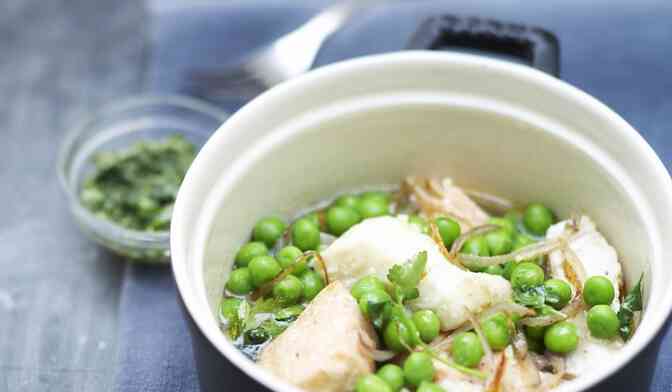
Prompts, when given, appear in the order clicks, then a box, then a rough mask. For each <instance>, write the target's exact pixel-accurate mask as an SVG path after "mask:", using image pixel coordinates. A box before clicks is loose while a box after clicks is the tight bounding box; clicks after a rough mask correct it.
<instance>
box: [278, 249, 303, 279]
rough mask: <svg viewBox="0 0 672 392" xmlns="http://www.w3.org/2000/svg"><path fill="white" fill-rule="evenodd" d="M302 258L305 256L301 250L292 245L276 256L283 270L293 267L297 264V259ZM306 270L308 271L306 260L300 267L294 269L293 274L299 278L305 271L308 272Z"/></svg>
mask: <svg viewBox="0 0 672 392" xmlns="http://www.w3.org/2000/svg"><path fill="white" fill-rule="evenodd" d="M301 256H303V252H301V249H299V248H297V247H296V246H291V245H290V246H285V247H284V248H282V249H280V250H279V251H278V253H276V254H275V259H276V260H278V263H279V264H280V267H282V269H286V268H289V267H291V266H293V265H294V264H295V263H296V262H297V259H298V258H299V257H301ZM306 269H308V266H307V263H306V261H305V260H304V261H302V262H301V263H300V265H296V266H295V267H294V269H293V270H292V274H294V275H297V276H298V275H301V274H302V273H303V272H304V271H306Z"/></svg>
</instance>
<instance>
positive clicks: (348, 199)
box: [332, 195, 359, 208]
mask: <svg viewBox="0 0 672 392" xmlns="http://www.w3.org/2000/svg"><path fill="white" fill-rule="evenodd" d="M357 203H359V197H357V196H355V195H342V196H339V197H338V198H337V199H336V200H334V203H333V204H332V205H334V206H339V207H348V208H357Z"/></svg>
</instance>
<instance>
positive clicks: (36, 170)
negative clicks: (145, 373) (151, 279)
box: [0, 0, 146, 392]
mask: <svg viewBox="0 0 672 392" xmlns="http://www.w3.org/2000/svg"><path fill="white" fill-rule="evenodd" d="M145 21H146V12H145V9H144V5H143V3H142V2H141V0H113V1H92V0H48V1H44V0H0V271H1V272H0V392H5V391H11V392H15V391H101V392H103V391H108V390H110V389H111V386H112V381H113V376H114V369H115V361H116V346H117V345H116V333H117V331H116V320H117V303H118V298H119V287H120V279H121V277H122V271H123V264H122V263H121V262H118V261H117V260H110V258H111V257H110V256H108V255H106V254H105V253H104V252H102V251H100V250H99V248H97V247H96V246H95V245H93V244H92V243H90V242H89V241H87V240H86V239H85V238H84V237H83V236H82V235H80V233H79V232H78V231H77V228H76V227H75V226H74V225H73V223H72V220H71V219H70V217H69V215H68V211H67V208H66V204H65V199H64V197H63V194H62V192H61V191H60V189H59V184H58V181H57V177H56V169H55V164H56V156H57V151H58V146H59V143H60V142H61V140H62V137H63V134H64V132H66V130H67V129H68V127H69V126H71V125H72V124H73V122H75V121H77V119H78V118H79V117H81V116H83V115H85V114H86V113H88V112H89V111H91V110H92V109H94V108H96V107H97V106H98V105H100V104H101V103H104V102H108V101H110V100H113V99H115V98H117V97H121V96H124V95H128V94H131V93H135V92H137V91H138V90H139V89H140V88H141V80H142V75H141V73H142V70H143V68H144V67H143V61H144V58H145V56H144V52H145V48H144V46H145V45H146V40H145V35H146V34H145V32H144V30H145Z"/></svg>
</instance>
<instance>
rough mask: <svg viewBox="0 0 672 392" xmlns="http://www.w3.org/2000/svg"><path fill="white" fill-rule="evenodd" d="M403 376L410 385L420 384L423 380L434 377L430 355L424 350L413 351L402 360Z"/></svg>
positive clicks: (429, 379) (430, 379)
mask: <svg viewBox="0 0 672 392" xmlns="http://www.w3.org/2000/svg"><path fill="white" fill-rule="evenodd" d="M404 378H405V379H406V381H408V383H409V384H412V385H416V386H418V385H420V384H422V382H423V381H432V379H433V378H434V363H433V362H432V357H431V356H430V355H429V354H427V353H424V352H414V353H411V355H409V356H408V358H406V360H405V361H404Z"/></svg>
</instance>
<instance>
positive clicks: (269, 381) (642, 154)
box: [171, 51, 672, 391]
mask: <svg viewBox="0 0 672 392" xmlns="http://www.w3.org/2000/svg"><path fill="white" fill-rule="evenodd" d="M408 62H419V63H434V64H453V65H455V64H459V65H463V66H469V67H476V68H482V69H484V70H487V71H488V72H499V73H505V74H509V75H510V76H511V77H515V78H520V79H523V80H525V81H527V82H529V83H531V84H534V85H538V86H539V87H540V88H544V89H549V90H552V91H553V92H555V93H557V94H559V95H561V96H563V97H566V98H567V99H568V100H572V101H576V102H577V103H578V104H582V105H584V106H586V107H590V109H591V111H592V112H593V113H595V115H596V116H600V117H602V118H604V119H606V120H608V121H609V122H610V123H611V124H613V125H614V126H613V127H612V129H610V131H612V132H614V134H615V135H616V136H618V137H619V138H622V139H623V140H624V141H627V142H628V143H630V144H631V145H632V146H633V148H635V149H637V150H638V159H640V160H642V161H643V162H644V164H645V165H646V166H648V167H649V168H650V169H651V170H652V172H653V174H654V177H655V181H657V182H659V183H660V184H661V188H662V189H665V190H666V191H667V194H666V196H667V198H666V200H667V202H668V203H670V205H672V197H670V196H671V195H672V179H671V178H670V175H669V173H668V171H667V169H666V168H665V166H664V165H663V163H662V162H661V160H660V158H659V157H658V156H657V154H656V153H655V152H654V150H653V149H652V148H651V146H650V145H649V144H648V143H647V142H646V141H645V140H644V138H643V137H642V136H641V135H640V134H639V133H638V132H637V131H636V130H635V129H634V128H633V127H632V126H631V125H630V124H628V123H627V122H626V121H625V120H624V119H623V118H622V117H620V116H619V115H618V114H617V113H616V112H614V111H613V110H612V109H610V108H609V107H607V106H606V105H605V104H603V103H602V102H600V101H599V100H598V99H596V98H594V97H592V96H591V95H589V94H587V93H585V92H583V91H582V90H580V89H578V88H577V87H574V86H572V85H571V84H569V83H567V82H565V81H562V80H559V79H556V78H554V77H552V76H550V75H548V74H545V73H543V72H541V71H539V70H536V69H533V68H531V67H528V66H525V65H521V64H516V63H512V62H507V61H504V60H499V59H493V58H487V57H484V56H478V55H473V54H464V53H436V52H428V51H404V52H397V53H386V54H378V55H369V56H364V57H360V58H355V59H350V60H346V61H341V62H338V63H335V64H332V65H328V66H324V67H321V68H319V69H317V70H314V71H311V72H309V73H307V74H305V75H302V76H299V77H297V78H296V79H292V80H290V81H288V82H285V83H283V84H281V85H278V86H276V87H274V88H272V89H271V90H269V91H267V92H265V93H263V94H262V95H260V96H258V97H257V98H256V99H254V100H253V101H251V102H250V103H248V104H247V105H245V106H244V107H243V108H242V109H240V110H239V111H238V112H236V113H235V114H234V115H233V116H232V117H231V118H230V119H229V121H227V123H226V124H225V125H223V126H222V127H221V128H220V129H219V130H217V132H215V134H213V136H212V137H211V138H210V139H209V140H208V142H207V143H206V145H205V146H204V147H203V149H202V150H201V152H200V153H199V154H198V156H197V157H196V159H195V160H194V163H193V164H192V166H191V168H190V170H189V172H188V173H187V176H186V177H185V181H184V182H183V185H182V187H181V188H180V191H179V192H178V196H177V200H176V203H175V210H174V219H173V223H175V224H174V225H173V226H172V227H171V234H172V235H171V253H172V255H173V259H172V269H173V275H174V279H175V281H176V284H177V287H178V292H179V295H180V297H181V299H182V301H183V303H184V305H185V306H184V308H185V309H186V311H187V312H188V316H189V317H190V318H191V319H192V320H193V322H194V323H195V324H196V325H197V327H198V328H199V330H200V331H201V333H202V334H203V335H204V336H205V337H206V339H207V340H208V342H209V343H210V344H211V345H213V346H214V347H215V348H216V349H217V350H218V351H219V352H220V353H221V354H222V355H223V356H224V357H225V359H226V360H228V361H230V362H232V363H233V364H234V365H235V366H236V367H238V369H240V370H241V371H242V372H244V373H246V374H247V375H248V376H249V377H251V378H252V379H253V380H255V381H257V382H259V383H261V384H263V385H264V386H265V387H267V388H268V389H270V390H280V391H298V390H299V389H298V388H296V387H294V386H293V385H290V384H289V383H286V382H284V381H283V380H280V379H279V378H277V377H276V376H274V375H272V374H270V372H268V371H265V370H264V369H262V368H261V367H259V366H258V365H257V364H255V363H253V362H251V361H249V360H248V359H247V358H245V357H244V356H243V355H242V354H241V353H240V352H239V351H238V350H237V349H236V348H235V347H234V346H233V345H232V344H230V343H228V342H226V343H222V342H223V341H226V339H225V338H223V336H224V335H223V334H222V333H221V332H220V331H219V330H218V329H217V328H212V327H211V325H209V324H211V322H210V320H209V319H210V318H211V317H212V315H211V314H210V313H211V312H210V307H209V306H207V304H206V306H203V304H202V303H201V302H202V301H201V298H198V295H197V293H196V291H197V290H198V289H199V288H200V286H203V285H204V282H202V281H198V282H195V283H194V284H193V285H192V282H191V280H192V278H193V277H192V276H190V275H191V271H192V270H193V269H192V270H190V269H189V268H190V265H189V264H190V263H189V257H190V255H191V253H192V252H191V251H187V249H188V247H187V246H186V245H187V242H188V238H191V237H189V235H187V234H186V233H185V234H184V236H183V235H182V232H181V231H180V229H179V227H180V226H181V223H182V220H183V219H186V218H184V217H186V216H187V215H188V214H189V204H190V203H189V201H190V199H191V198H192V197H195V195H193V194H192V192H191V190H190V188H191V187H193V186H194V185H192V184H193V183H194V182H195V180H194V178H196V177H198V176H199V174H200V173H204V172H207V170H208V169H207V161H208V159H209V156H211V155H214V154H216V152H217V148H218V145H219V144H221V143H222V140H223V139H224V138H225V137H226V136H227V135H228V134H229V132H230V131H231V130H233V129H236V127H238V123H240V122H243V120H245V119H246V118H249V117H254V116H257V115H258V113H257V112H258V111H259V110H263V107H264V106H267V105H269V104H275V103H277V101H278V100H279V99H280V98H281V97H282V96H283V95H284V94H286V93H287V92H289V91H295V90H301V87H302V86H305V85H311V84H313V83H316V82H318V81H319V80H320V79H323V78H324V79H327V78H337V77H342V76H343V75H348V74H350V73H352V72H357V70H362V69H366V68H369V67H380V66H381V65H389V64H390V63H394V64H403V63H408ZM235 162H236V160H234V161H233V162H232V164H235ZM658 257H660V255H658ZM195 263H198V265H199V266H200V268H201V269H202V267H203V266H202V260H200V261H196V262H195ZM654 265H655V263H654V261H653V260H652V261H651V263H650V266H651V267H653V266H654ZM656 302H659V301H656ZM660 302H662V303H659V305H658V306H659V309H661V310H664V311H661V312H657V313H654V314H651V315H650V316H649V317H647V319H646V321H647V328H646V330H645V331H642V332H643V333H640V334H639V335H638V338H637V340H636V341H630V343H629V348H628V349H627V351H625V352H623V354H622V355H619V357H618V358H617V359H616V360H614V361H612V363H611V364H610V365H609V366H605V367H602V368H600V369H598V370H596V371H595V372H593V373H591V374H586V375H585V376H584V377H580V378H578V379H577V380H576V381H574V382H573V383H572V389H571V390H585V389H587V388H590V387H592V386H595V385H596V384H598V383H599V382H601V381H603V380H604V379H606V378H607V377H609V376H610V375H613V374H615V373H616V372H618V370H620V369H621V368H622V367H623V366H625V364H627V363H629V362H630V361H631V360H632V359H633V358H634V357H635V356H636V355H638V354H639V353H640V352H641V351H642V350H643V349H644V348H645V347H646V346H648V344H649V343H651V341H652V340H653V339H654V338H655V336H656V334H657V333H658V332H659V331H660V330H661V329H662V328H663V326H664V324H665V321H666V320H667V318H668V316H669V315H670V313H671V311H672V293H669V294H668V295H665V297H664V298H663V299H662V301H660ZM633 340H634V339H633ZM559 390H562V391H565V390H570V389H568V388H562V386H561V388H560V389H559Z"/></svg>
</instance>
